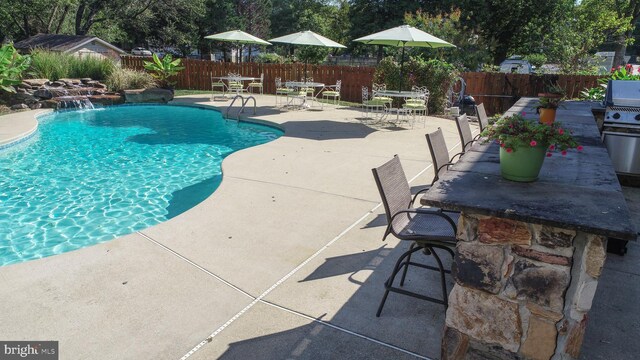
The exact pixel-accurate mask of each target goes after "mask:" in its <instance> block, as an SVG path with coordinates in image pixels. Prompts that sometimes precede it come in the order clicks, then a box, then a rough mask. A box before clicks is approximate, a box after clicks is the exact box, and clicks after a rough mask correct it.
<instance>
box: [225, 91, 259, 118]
mask: <svg viewBox="0 0 640 360" xmlns="http://www.w3.org/2000/svg"><path fill="white" fill-rule="evenodd" d="M238 98H240V99H241V101H242V106H240V111H238V117H237V119H240V114H242V113H243V112H244V108H245V107H246V106H247V103H248V102H249V100H253V115H255V114H256V105H257V104H256V98H255V97H253V96H249V97H247V98H246V99H245V97H244V96H242V95H236V96H234V98H233V100H231V104H229V106H227V110H226V112H225V114H224V116H225V118H228V117H229V110H230V109H231V107H232V106H233V104H234V103H235V102H236V100H237V99H238Z"/></svg>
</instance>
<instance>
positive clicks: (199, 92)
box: [174, 90, 211, 96]
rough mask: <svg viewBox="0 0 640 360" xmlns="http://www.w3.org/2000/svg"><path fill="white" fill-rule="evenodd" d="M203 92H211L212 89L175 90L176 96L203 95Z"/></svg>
mask: <svg viewBox="0 0 640 360" xmlns="http://www.w3.org/2000/svg"><path fill="white" fill-rule="evenodd" d="M202 94H207V95H209V94H211V91H207V90H176V91H175V92H174V96H183V95H202Z"/></svg>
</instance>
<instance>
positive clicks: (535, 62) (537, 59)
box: [524, 54, 547, 69]
mask: <svg viewBox="0 0 640 360" xmlns="http://www.w3.org/2000/svg"><path fill="white" fill-rule="evenodd" d="M524 59H525V60H527V61H528V62H529V63H531V65H532V66H534V67H535V68H536V69H539V68H540V66H542V65H544V64H545V63H546V62H547V56H546V55H544V54H529V55H526V56H525V57H524Z"/></svg>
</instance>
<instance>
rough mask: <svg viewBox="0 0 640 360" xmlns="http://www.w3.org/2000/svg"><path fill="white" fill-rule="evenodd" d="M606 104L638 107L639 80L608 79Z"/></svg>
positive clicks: (639, 97) (639, 96)
mask: <svg viewBox="0 0 640 360" xmlns="http://www.w3.org/2000/svg"><path fill="white" fill-rule="evenodd" d="M606 102H607V104H606V105H607V106H635V107H640V80H609V83H608V85H607V96H606Z"/></svg>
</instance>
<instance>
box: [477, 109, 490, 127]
mask: <svg viewBox="0 0 640 360" xmlns="http://www.w3.org/2000/svg"><path fill="white" fill-rule="evenodd" d="M476 116H477V117H478V125H479V126H480V131H483V130H484V129H486V128H487V126H489V117H488V116H487V111H486V110H485V108H484V104H480V105H476Z"/></svg>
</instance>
